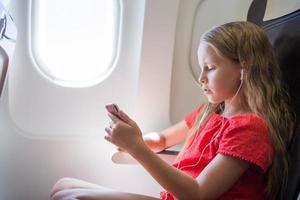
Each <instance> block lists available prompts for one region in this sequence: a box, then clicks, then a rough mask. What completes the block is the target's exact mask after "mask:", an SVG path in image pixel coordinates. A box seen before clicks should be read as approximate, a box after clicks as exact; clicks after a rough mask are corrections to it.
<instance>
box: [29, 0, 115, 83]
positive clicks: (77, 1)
mask: <svg viewBox="0 0 300 200" xmlns="http://www.w3.org/2000/svg"><path fill="white" fill-rule="evenodd" d="M120 1H121V0H101V1H98V0H85V1H82V0H64V1H61V0H51V1H43V0H35V1H33V3H32V6H33V7H32V13H33V14H32V38H33V39H32V51H33V56H34V58H35V60H36V62H37V65H38V66H39V67H40V69H41V71H42V72H43V74H44V75H46V76H47V77H48V78H49V77H50V78H51V79H52V80H54V81H56V82H58V83H61V84H69V85H71V86H74V85H76V84H77V85H79V86H82V85H83V84H86V83H90V82H93V83H94V82H95V80H96V83H98V82H99V81H101V80H103V79H104V78H105V77H106V76H107V75H108V73H109V72H110V71H111V70H112V67H113V65H114V62H115V61H116V58H117V52H118V43H119V41H118V38H119V26H120V17H121V3H120Z"/></svg>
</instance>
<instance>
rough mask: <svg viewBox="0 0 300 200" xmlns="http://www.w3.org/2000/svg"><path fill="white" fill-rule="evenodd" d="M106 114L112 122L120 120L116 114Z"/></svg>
mask: <svg viewBox="0 0 300 200" xmlns="http://www.w3.org/2000/svg"><path fill="white" fill-rule="evenodd" d="M107 114H108V117H109V118H110V119H111V120H112V121H113V122H114V123H117V122H119V121H120V119H119V118H118V117H116V116H114V115H113V114H111V113H107Z"/></svg>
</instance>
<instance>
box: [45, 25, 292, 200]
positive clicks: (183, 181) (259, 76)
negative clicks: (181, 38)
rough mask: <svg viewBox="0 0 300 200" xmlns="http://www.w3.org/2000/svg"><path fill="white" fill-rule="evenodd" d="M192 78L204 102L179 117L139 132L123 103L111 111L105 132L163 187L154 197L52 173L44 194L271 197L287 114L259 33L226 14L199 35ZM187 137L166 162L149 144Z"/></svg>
mask: <svg viewBox="0 0 300 200" xmlns="http://www.w3.org/2000/svg"><path fill="white" fill-rule="evenodd" d="M198 60H199V65H200V67H201V75H200V76H199V82H200V84H201V86H202V90H203V92H204V94H205V95H206V97H207V99H208V101H209V103H208V104H207V105H201V106H200V107H199V108H197V109H196V110H195V111H194V112H192V113H191V114H190V115H188V116H187V117H186V118H185V120H184V121H182V122H180V123H178V124H176V125H174V126H172V127H170V128H168V129H166V130H164V131H162V132H161V133H159V134H158V135H159V139H154V137H151V136H149V135H148V136H147V135H146V136H145V137H144V138H143V137H142V133H141V130H140V129H139V127H138V125H137V124H136V123H135V122H134V121H133V120H132V119H130V118H129V117H128V116H127V115H126V114H125V113H124V112H123V111H120V115H121V120H120V119H118V118H117V117H115V116H114V115H112V114H109V116H110V118H111V120H112V121H111V123H110V126H109V127H107V128H105V131H106V132H107V135H106V136H105V139H106V140H107V141H109V142H111V143H113V144H115V145H117V146H118V147H119V148H121V149H123V150H125V151H127V152H128V153H129V154H131V155H132V156H133V157H134V158H135V159H136V160H137V161H138V162H139V163H140V164H141V165H142V166H143V167H144V168H145V169H146V170H147V171H148V172H149V173H150V175H151V176H152V177H153V178H154V179H155V180H156V181H157V182H158V183H159V184H160V185H161V186H162V187H163V188H164V189H165V191H163V192H161V194H160V196H161V197H160V198H155V197H149V196H143V195H138V194H131V193H122V192H117V191H114V190H111V189H108V188H104V187H101V186H98V185H94V184H91V183H87V182H84V181H80V180H76V179H72V178H64V179H61V180H60V181H58V182H57V183H56V184H55V186H54V188H53V190H52V193H51V199H53V200H54V199H55V200H57V199H99V200H102V199H105V200H121V199H122V200H126V199H128V200H155V199H164V200H171V199H188V200H192V199H197V200H198V199H199V200H202V199H230V200H232V199H249V200H250V199H251V200H253V199H275V198H278V197H279V195H280V194H281V191H282V189H283V188H284V186H285V181H286V180H285V179H286V177H287V157H286V145H287V143H288V142H289V140H290V138H291V131H292V128H293V124H292V118H291V115H290V112H289V109H288V106H287V100H288V97H287V95H286V93H285V91H284V90H283V89H282V88H283V87H282V83H281V80H280V78H281V77H280V71H279V67H278V65H277V63H276V61H275V57H274V54H273V51H272V47H271V45H270V43H269V41H268V39H267V37H266V35H265V33H264V32H263V31H262V30H261V29H260V28H259V27H258V26H256V25H254V24H252V23H249V22H232V23H228V24H224V25H222V26H219V27H215V28H213V29H212V30H210V31H208V32H206V33H205V34H204V35H203V36H202V37H201V40H200V45H199V50H198ZM184 139H186V142H185V144H184V146H183V149H182V151H181V153H180V154H179V156H178V158H177V160H176V161H175V162H174V163H173V164H172V166H170V165H168V164H167V163H165V162H164V161H162V160H161V159H160V158H159V157H158V156H157V155H156V154H155V153H154V152H157V151H161V150H163V149H165V148H167V147H170V146H172V145H174V144H177V143H179V142H182V141H183V140H184Z"/></svg>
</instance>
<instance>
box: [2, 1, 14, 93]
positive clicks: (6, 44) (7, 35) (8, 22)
mask: <svg viewBox="0 0 300 200" xmlns="http://www.w3.org/2000/svg"><path fill="white" fill-rule="evenodd" d="M16 38H17V28H16V26H15V23H14V21H13V19H12V17H11V16H10V15H9V13H8V12H7V10H6V9H5V7H4V6H3V4H2V3H1V2H0V97H1V94H2V90H3V88H4V84H5V80H6V77H7V72H8V66H9V61H10V60H11V58H12V55H13V51H14V48H15V44H16Z"/></svg>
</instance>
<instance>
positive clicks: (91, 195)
mask: <svg viewBox="0 0 300 200" xmlns="http://www.w3.org/2000/svg"><path fill="white" fill-rule="evenodd" d="M51 199H52V200H159V199H158V198H154V197H149V196H145V195H138V194H132V193H125V192H118V191H115V190H112V189H110V188H105V187H102V186H99V185H95V184H92V183H88V182H85V181H81V180H78V179H73V178H63V179H61V180H59V181H58V182H57V183H56V184H55V185H54V187H53V190H52V192H51Z"/></svg>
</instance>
